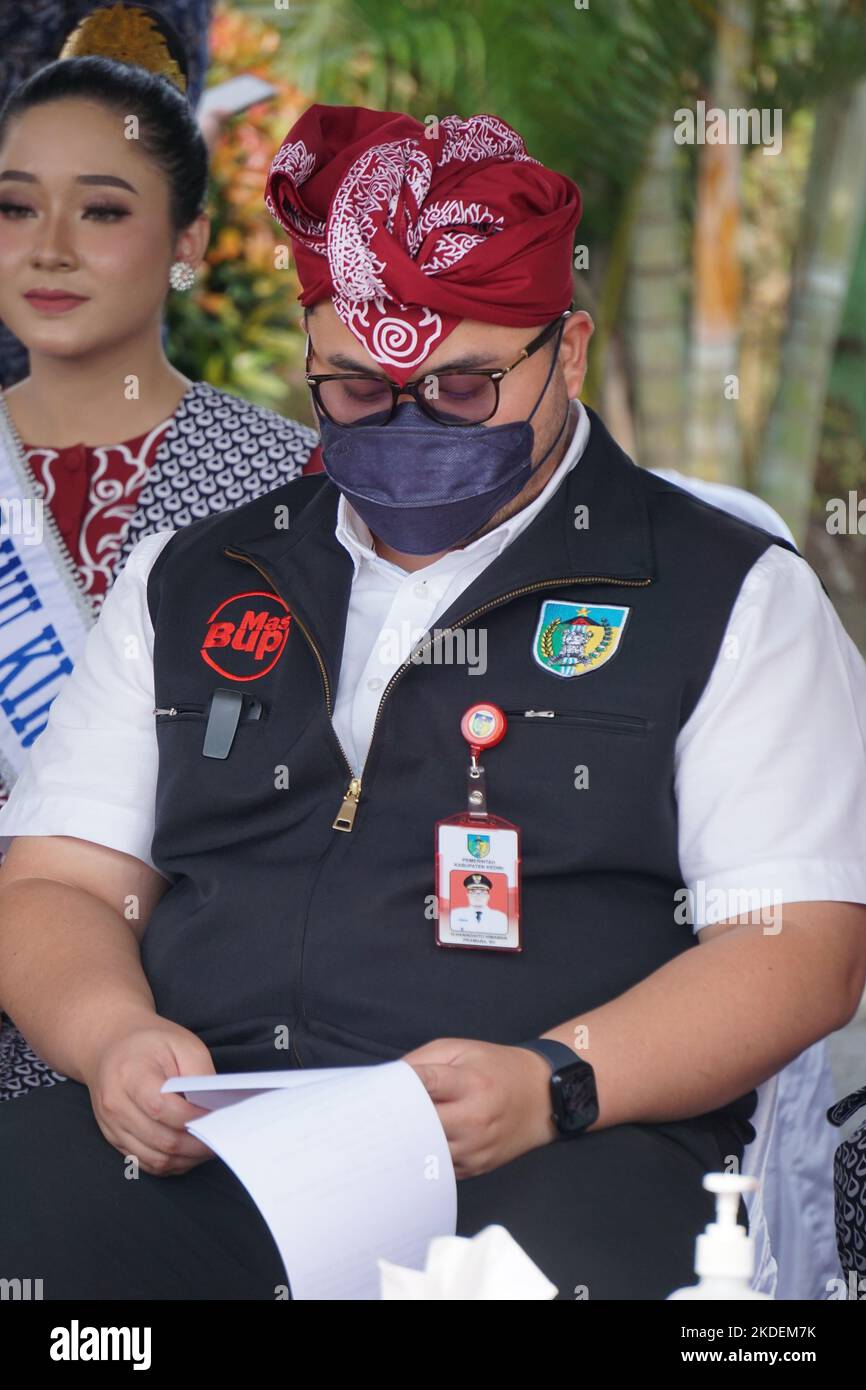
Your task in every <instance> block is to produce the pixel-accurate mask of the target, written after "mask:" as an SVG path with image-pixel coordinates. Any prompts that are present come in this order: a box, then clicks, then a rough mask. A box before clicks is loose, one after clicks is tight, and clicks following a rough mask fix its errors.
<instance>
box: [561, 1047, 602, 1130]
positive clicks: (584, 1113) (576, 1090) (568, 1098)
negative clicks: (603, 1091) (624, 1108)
mask: <svg viewBox="0 0 866 1390" xmlns="http://www.w3.org/2000/svg"><path fill="white" fill-rule="evenodd" d="M551 1082H552V1087H553V1103H554V1113H555V1115H556V1122H557V1125H558V1126H559V1128H560V1129H561V1130H563V1131H564V1132H567V1133H579V1132H580V1131H581V1130H584V1129H586V1127H587V1126H588V1125H591V1124H592V1123H593V1122H594V1121H595V1120H597V1119H598V1099H597V1097H596V1090H595V1072H594V1071H593V1069H592V1067H591V1066H590V1065H589V1063H588V1062H581V1061H577V1062H575V1063H574V1065H573V1066H567V1067H560V1068H559V1069H558V1070H557V1071H555V1072H554V1074H553V1077H552V1078H551Z"/></svg>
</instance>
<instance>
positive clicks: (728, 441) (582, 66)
mask: <svg viewBox="0 0 866 1390" xmlns="http://www.w3.org/2000/svg"><path fill="white" fill-rule="evenodd" d="M211 46H212V66H211V70H210V73H209V78H208V80H209V82H217V81H220V80H222V79H224V78H226V77H229V76H233V75H235V74H237V73H241V72H255V73H258V74H259V75H260V76H262V77H265V78H267V79H268V80H269V81H270V82H272V83H273V84H274V85H275V86H276V87H277V88H278V93H279V94H278V97H277V99H276V100H275V101H273V102H271V103H268V104H263V105H260V106H257V107H254V108H252V109H251V110H250V111H248V112H247V113H245V114H244V115H242V116H240V117H237V118H234V119H233V120H232V121H231V122H229V124H228V125H227V127H226V129H225V131H224V132H223V134H222V136H221V138H220V141H219V144H218V147H217V149H216V152H215V155H214V162H213V194H212V210H213V214H214V233H213V240H212V245H211V250H210V254H209V257H208V263H207V267H206V271H205V273H204V275H203V276H202V279H201V282H200V284H199V286H198V287H197V289H196V290H195V291H194V293H193V294H192V296H189V297H184V296H178V295H175V296H172V298H171V307H170V316H171V317H170V335H171V347H172V352H173V356H174V360H175V361H176V362H177V364H178V366H180V367H181V369H182V370H185V371H187V372H189V373H191V374H196V375H202V376H204V377H206V378H207V379H208V380H211V381H214V382H216V383H218V384H220V385H225V386H226V387H227V388H228V389H233V390H236V391H238V392H239V393H241V394H245V395H247V396H249V397H251V398H252V399H255V400H258V401H260V402H261V403H263V404H266V405H270V406H272V407H274V408H276V409H279V410H283V411H285V412H286V413H288V414H294V415H296V416H299V417H301V418H306V419H308V418H309V407H308V403H307V400H306V393H305V391H304V389H303V383H302V376H301V371H302V356H303V340H302V336H301V333H300V330H299V326H298V306H297V303H296V298H297V292H298V288H297V283H296V281H295V278H294V272H293V271H292V270H291V269H288V270H287V269H282V268H281V269H277V268H276V267H275V254H276V250H277V248H278V247H281V246H282V245H284V237H283V234H282V231H281V229H280V228H279V227H278V226H277V225H276V224H275V223H273V222H271V220H270V219H269V218H268V217H267V214H266V213H265V211H264V206H263V202H262V190H263V185H264V177H265V174H266V171H267V167H268V163H269V160H270V157H271V155H272V154H273V151H274V150H275V149H276V148H277V145H278V144H279V143H280V141H281V139H282V137H283V135H284V134H285V132H286V130H287V129H288V128H289V126H290V125H291V123H292V122H293V120H294V119H295V118H296V116H297V115H298V114H299V113H300V111H301V110H303V109H304V107H305V106H306V105H307V104H309V102H311V101H322V102H346V103H358V104H360V105H365V106H371V107H380V108H391V109H400V110H406V111H409V112H411V113H412V114H413V115H415V116H417V117H418V118H419V119H421V120H423V119H424V117H425V116H427V115H431V114H432V115H440V116H442V115H447V114H450V113H451V112H457V113H458V114H460V115H469V114H471V113H472V112H475V111H493V112H495V113H496V114H497V115H499V116H501V117H503V118H504V119H505V120H507V121H509V122H510V123H511V124H512V125H513V126H515V127H516V128H517V129H518V130H519V131H520V132H521V134H523V136H524V138H525V139H526V142H527V145H528V147H529V150H530V152H531V153H532V154H534V155H536V156H537V157H538V158H539V159H541V160H543V161H544V162H545V163H548V164H551V165H552V166H553V167H555V168H558V169H561V170H563V172H565V173H568V174H570V175H571V176H572V177H573V178H574V179H576V181H577V182H578V184H579V185H580V187H581V190H582V192H583V196H584V215H583V219H582V222H581V225H580V227H579V229H578V237H577V239H578V243H579V244H580V245H582V246H584V247H585V248H586V249H585V253H584V255H585V266H582V268H580V269H578V270H576V272H575V296H576V300H577V303H578V304H579V306H580V307H582V308H585V309H587V310H588V311H589V312H590V313H591V315H592V317H593V319H594V322H595V334H594V337H593V340H592V345H591V369H590V373H589V377H588V380H587V384H586V390H585V393H584V399H585V400H587V401H588V402H589V403H590V404H592V405H594V406H595V407H596V408H597V409H599V410H600V412H601V413H602V414H603V415H604V417H605V419H606V420H607V423H608V425H609V427H610V428H611V429H612V431H613V433H614V435H615V436H616V437H617V438H618V439H619V441H620V443H621V444H622V445H623V447H624V448H626V449H627V450H628V451H629V452H630V453H631V454H632V456H633V457H634V458H635V459H636V461H637V462H638V463H641V464H643V465H646V466H650V467H671V468H677V469H680V470H681V471H683V472H686V473H694V474H697V475H699V476H702V477H705V478H708V479H714V480H717V481H721V482H728V483H733V484H736V485H738V486H743V487H747V488H749V489H751V490H752V491H754V492H756V493H757V494H759V495H760V496H762V497H764V498H766V499H767V500H768V501H769V502H770V503H772V505H773V506H775V507H776V508H777V510H778V511H779V512H781V514H782V515H783V516H784V517H785V519H786V521H787V522H788V524H789V525H790V526H791V528H792V529H793V531H794V534H795V536H796V538H797V541H798V544H799V546H800V548H801V550H803V552H804V553H805V554H806V556H807V558H808V559H809V560H810V562H811V563H812V564H813V565H814V566H815V568H816V569H817V570H818V572H819V574H821V576H822V578H823V580H824V583H825V584H826V586H827V588H828V590H829V591H830V593H831V595H832V597H833V599H834V601H835V603H836V606H837V609H838V610H839V612H840V614H841V616H842V618H843V620H844V621H845V623H846V626H847V627H848V630H849V631H850V632H851V634H852V636H854V638H855V640H856V641H857V642H858V643H859V644H860V646H861V649H862V650H864V651H866V219H864V212H866V0H535V3H534V4H532V5H527V4H525V3H523V0H270V3H259V2H258V0H234V3H232V4H228V3H226V2H225V0H218V3H217V6H216V10H215V20H214V23H213V26H212V31H211ZM699 100H701V101H704V102H706V105H707V107H708V108H710V107H719V108H722V109H724V110H728V109H730V108H731V107H737V108H759V109H767V110H768V111H769V112H772V111H775V110H778V111H780V112H781V120H782V131H783V140H782V147H781V150H780V152H779V153H778V154H775V155H766V154H764V153H763V151H762V148H761V147H760V146H745V145H736V144H720V145H712V144H709V143H707V144H686V145H679V144H677V143H676V142H675V141H674V138H673V134H674V127H675V121H676V113H677V112H678V111H680V110H682V109H684V108H687V109H692V110H694V109H695V106H696V103H697V102H698V101H699ZM852 492H853V493H854V494H855V498H854V501H855V505H856V502H857V501H858V500H860V501H862V503H863V517H862V520H861V527H862V531H861V532H858V531H857V529H856V527H855V528H854V529H853V531H851V530H850V529H849V532H848V533H847V534H845V533H843V534H834V533H833V532H832V530H831V529H828V502H829V500H830V499H832V498H841V499H844V500H845V501H846V502H847V500H848V498H849V493H852ZM855 517H856V512H855ZM817 636H818V635H817V634H810V635H809V636H807V639H806V640H809V639H810V637H811V640H813V641H814V640H815V639H816V637H817ZM816 645H817V644H816Z"/></svg>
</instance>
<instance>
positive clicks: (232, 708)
mask: <svg viewBox="0 0 866 1390" xmlns="http://www.w3.org/2000/svg"><path fill="white" fill-rule="evenodd" d="M153 712H154V715H155V717H156V723H157V726H159V725H160V724H163V725H166V724H172V723H175V722H178V721H184V720H192V721H197V722H201V723H203V725H204V730H203V736H202V747H201V752H202V756H203V757H205V758H227V757H228V756H229V753H230V752H231V749H232V744H233V743H234V738H235V734H236V732H237V729H238V726H239V725H240V724H249V723H254V722H261V721H262V720H263V719H264V718H265V716H266V706H265V705H264V704H263V703H262V701H261V700H259V699H256V698H255V696H252V695H247V694H246V693H245V692H243V691H240V690H237V689H232V688H230V687H226V686H218V687H217V688H216V689H215V690H214V691H212V692H211V696H210V699H209V700H207V701H206V702H203V703H197V702H188V701H178V702H177V703H176V704H174V703H173V704H171V705H165V706H157V707H156V708H155V709H154V711H153Z"/></svg>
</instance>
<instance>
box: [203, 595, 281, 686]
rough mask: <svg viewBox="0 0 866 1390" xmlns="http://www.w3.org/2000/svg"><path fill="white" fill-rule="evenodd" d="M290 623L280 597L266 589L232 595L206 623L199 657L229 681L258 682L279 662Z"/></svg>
mask: <svg viewBox="0 0 866 1390" xmlns="http://www.w3.org/2000/svg"><path fill="white" fill-rule="evenodd" d="M291 621H292V615H291V613H290V612H289V609H288V607H287V605H286V604H285V603H284V602H283V600H282V599H281V598H280V596H279V594H275V593H272V592H271V591H269V590H268V591H265V592H259V591H256V590H253V591H251V592H249V593H244V594H232V596H231V598H227V599H223V601H222V603H221V604H219V606H218V607H217V608H215V609H214V611H213V612H212V613H211V615H210V617H209V618H208V620H207V628H206V631H205V637H204V641H203V643H202V646H201V654H202V657H203V658H204V660H205V661H206V662H207V664H208V666H212V667H213V669H214V670H215V671H218V672H219V674H220V675H221V676H226V677H227V678H228V679H229V680H230V681H255V680H258V679H259V677H260V676H266V675H267V674H268V672H269V671H272V670H273V668H274V667H275V666H276V664H277V662H278V661H279V659H280V656H281V655H282V651H283V648H284V647H285V645H286V640H287V638H288V635H289V627H290V625H291Z"/></svg>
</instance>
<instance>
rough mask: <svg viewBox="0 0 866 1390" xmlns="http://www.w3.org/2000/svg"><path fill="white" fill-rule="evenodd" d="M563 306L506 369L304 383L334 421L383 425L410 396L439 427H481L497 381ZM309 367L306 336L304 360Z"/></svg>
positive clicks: (314, 378)
mask: <svg viewBox="0 0 866 1390" xmlns="http://www.w3.org/2000/svg"><path fill="white" fill-rule="evenodd" d="M571 312H572V311H571V310H570V309H566V310H565V312H564V313H562V314H560V315H559V317H558V318H556V319H554V320H553V322H552V323H549V324H548V325H547V327H546V328H543V329H542V331H541V332H540V333H539V334H538V336H537V337H536V338H533V340H532V342H531V343H528V344H527V346H526V347H525V348H523V350H522V352H521V353H520V356H519V357H518V358H517V359H516V360H515V361H514V362H512V363H511V366H510V367H496V368H493V369H483V368H478V369H470V370H469V371H465V372H429V373H428V374H427V375H426V376H423V377H419V378H418V379H417V380H416V381H407V382H406V385H405V386H398V385H397V384H396V383H395V382H393V381H388V380H386V379H385V378H384V377H378V376H370V375H366V374H364V373H362V372H351V373H348V374H344V373H330V374H328V375H315V374H310V373H309V372H307V373H306V377H305V379H306V382H307V385H308V386H309V388H310V390H311V391H312V393H313V399H314V400H315V402H316V405H317V406H318V407H319V409H320V410H321V412H322V414H323V415H326V416H327V417H328V419H329V420H330V421H331V422H332V423H333V424H335V425H387V423H388V421H389V420H390V419H391V417H392V416H393V414H394V411H395V410H396V409H397V401H398V399H399V397H400V396H403V395H407V394H408V395H410V396H411V397H412V398H413V400H414V401H415V402H416V404H417V405H418V406H420V408H421V409H422V410H423V411H424V413H425V415H429V416H430V418H431V420H437V421H438V422H439V424H440V425H481V424H483V423H484V421H485V420H489V419H490V418H491V416H493V415H495V414H496V412H497V410H498V409H499V383H500V382H501V381H502V378H503V377H505V376H507V375H508V373H509V372H513V371H514V368H515V367H519V366H520V363H521V362H525V361H526V359H527V358H528V357H531V356H532V354H533V353H535V352H537V351H538V349H539V348H540V347H543V346H544V344H545V343H546V342H548V341H549V339H550V338H552V337H553V335H554V333H555V332H557V330H561V329H562V327H563V326H564V324H565V320H566V319H567V318H568V317H569V316H570V314H571ZM305 365H306V366H307V367H309V365H310V339H309V335H307V356H306V364H305Z"/></svg>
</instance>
